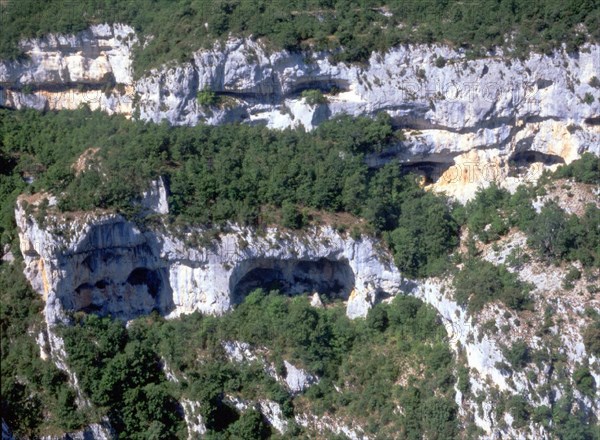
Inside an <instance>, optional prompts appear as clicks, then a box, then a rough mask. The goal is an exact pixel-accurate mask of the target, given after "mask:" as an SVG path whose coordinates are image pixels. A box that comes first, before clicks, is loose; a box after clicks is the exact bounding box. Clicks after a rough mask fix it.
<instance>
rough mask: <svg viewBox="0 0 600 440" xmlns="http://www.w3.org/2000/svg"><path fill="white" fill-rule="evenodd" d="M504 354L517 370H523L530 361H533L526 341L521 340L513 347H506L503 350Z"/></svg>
mask: <svg viewBox="0 0 600 440" xmlns="http://www.w3.org/2000/svg"><path fill="white" fill-rule="evenodd" d="M502 354H503V355H504V357H505V358H506V360H507V361H508V362H509V364H510V365H511V366H512V368H513V369H514V370H516V371H520V370H522V369H523V368H524V367H525V366H526V365H527V364H528V363H529V362H531V352H530V349H529V346H528V345H527V343H525V341H523V340H519V341H517V342H515V343H514V344H513V345H512V346H511V347H506V348H505V349H504V350H502Z"/></svg>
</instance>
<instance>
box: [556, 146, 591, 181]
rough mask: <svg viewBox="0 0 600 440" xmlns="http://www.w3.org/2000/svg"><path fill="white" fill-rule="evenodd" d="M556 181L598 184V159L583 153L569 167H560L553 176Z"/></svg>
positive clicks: (588, 153)
mask: <svg viewBox="0 0 600 440" xmlns="http://www.w3.org/2000/svg"><path fill="white" fill-rule="evenodd" d="M553 177H554V178H557V179H574V180H575V181H576V182H582V183H591V184H598V183H600V157H598V156H596V155H595V154H593V153H590V152H585V153H583V154H582V155H581V157H580V158H579V159H577V160H574V161H573V162H571V163H570V164H569V165H562V166H561V167H559V168H558V169H557V170H556V171H555V172H554V175H553Z"/></svg>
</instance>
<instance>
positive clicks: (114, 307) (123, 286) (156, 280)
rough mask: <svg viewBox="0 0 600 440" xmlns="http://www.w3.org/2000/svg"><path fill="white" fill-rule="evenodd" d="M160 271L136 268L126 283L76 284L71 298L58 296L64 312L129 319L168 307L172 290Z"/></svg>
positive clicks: (100, 281)
mask: <svg viewBox="0 0 600 440" xmlns="http://www.w3.org/2000/svg"><path fill="white" fill-rule="evenodd" d="M166 280H167V278H166V273H163V270H162V269H149V268H146V267H138V268H135V269H133V270H132V271H131V272H130V273H129V276H128V277H127V279H126V280H124V281H122V282H119V281H116V280H109V279H104V278H103V279H98V280H95V281H94V280H92V281H89V282H85V283H82V284H80V285H79V286H77V287H76V288H75V291H74V292H73V294H72V295H64V296H63V297H62V302H63V306H64V308H65V309H67V310H72V311H81V312H86V313H95V314H98V315H101V316H106V315H111V316H114V317H116V318H123V319H132V318H135V317H137V316H142V315H146V314H149V313H151V312H152V311H154V310H156V311H158V312H159V313H167V312H168V311H169V310H170V309H171V308H172V306H173V305H172V291H171V288H170V286H169V283H168V281H166Z"/></svg>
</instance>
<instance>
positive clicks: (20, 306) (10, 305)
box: [0, 260, 86, 438]
mask: <svg viewBox="0 0 600 440" xmlns="http://www.w3.org/2000/svg"><path fill="white" fill-rule="evenodd" d="M21 270H22V266H21V261H19V260H17V261H16V262H15V263H14V264H12V265H11V264H7V263H4V262H2V263H0V334H1V335H2V337H1V338H0V341H1V345H2V347H1V348H2V352H1V353H2V354H1V358H0V385H1V396H2V401H1V407H2V419H3V420H4V421H5V422H6V423H8V425H9V426H10V427H11V428H12V430H13V432H14V433H15V434H16V435H18V436H22V438H25V437H35V436H36V435H37V434H39V432H40V431H41V430H44V429H46V428H47V427H53V428H56V427H58V428H59V429H63V430H73V429H76V428H79V427H80V426H81V425H82V424H83V423H84V422H85V421H86V419H85V417H84V415H83V414H81V413H80V412H79V411H77V409H76V407H75V402H74V397H75V396H74V393H73V391H72V390H71V389H70V388H69V387H68V381H67V377H66V375H65V374H64V373H63V372H62V371H59V370H58V369H57V368H56V367H55V366H54V364H53V363H52V362H51V361H49V360H42V359H40V349H39V347H38V346H37V344H36V342H35V340H34V338H32V337H31V336H30V332H31V333H32V334H34V335H36V336H37V332H39V331H41V330H42V328H43V323H42V316H41V309H42V301H41V298H40V297H39V295H38V294H37V293H35V292H34V291H33V290H32V289H31V287H30V286H29V285H28V284H27V281H26V280H25V277H24V276H23V273H22V272H21Z"/></svg>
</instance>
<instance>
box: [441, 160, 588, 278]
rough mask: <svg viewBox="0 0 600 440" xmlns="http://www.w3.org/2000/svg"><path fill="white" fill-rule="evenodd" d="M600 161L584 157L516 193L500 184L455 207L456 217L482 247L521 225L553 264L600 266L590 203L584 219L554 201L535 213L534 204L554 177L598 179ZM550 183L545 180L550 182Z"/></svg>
mask: <svg viewBox="0 0 600 440" xmlns="http://www.w3.org/2000/svg"><path fill="white" fill-rule="evenodd" d="M597 162H598V158H597V157H595V156H592V155H591V154H585V155H583V156H582V157H581V158H580V159H578V160H576V161H574V162H573V163H571V164H570V165H568V166H565V167H562V168H560V169H558V170H557V171H556V173H555V174H554V175H553V176H548V177H546V178H545V179H544V181H543V182H542V183H541V184H540V185H539V186H538V188H534V187H525V186H521V187H519V188H518V189H517V191H516V192H515V193H514V194H512V195H511V194H510V193H509V192H508V191H507V190H504V189H500V188H498V187H497V186H496V185H491V186H489V187H488V188H485V189H481V190H479V191H478V192H477V194H476V196H475V198H474V199H473V200H471V201H469V202H468V203H467V204H466V205H465V206H464V207H463V206H457V207H456V208H455V210H454V212H453V215H454V218H455V219H456V220H457V221H458V222H459V223H460V224H462V225H466V226H467V227H468V228H469V232H470V233H471V234H473V235H474V236H475V237H477V238H478V239H479V240H481V241H483V242H484V243H488V242H491V241H495V240H497V239H499V238H500V237H501V236H503V235H505V234H506V233H508V231H509V230H510V229H511V228H513V227H517V228H519V229H521V230H522V231H524V232H525V233H526V234H527V237H528V239H527V243H528V245H529V246H530V247H531V248H533V249H534V250H535V251H536V252H537V254H538V255H539V256H540V257H541V258H543V259H545V260H547V261H551V262H559V261H575V260H579V261H580V262H581V263H582V264H583V265H584V266H589V267H598V266H599V265H600V259H599V257H600V256H599V255H598V251H597V250H598V248H599V247H600V231H598V228H597V227H596V225H598V223H599V222H600V209H598V207H597V206H596V205H594V204H588V205H587V206H586V209H585V212H584V214H583V215H582V216H577V215H575V214H568V213H566V212H565V210H564V209H562V208H561V207H560V206H558V204H557V203H556V202H554V201H549V202H547V203H546V204H545V205H544V206H543V207H542V208H541V210H540V212H539V213H537V212H536V211H535V210H534V208H533V206H532V201H533V200H534V199H535V198H536V195H537V192H539V190H543V186H544V184H545V183H548V182H549V180H548V179H550V178H553V179H557V178H563V177H565V176H570V177H571V178H573V179H574V180H576V181H580V182H584V183H594V182H597V181H598V174H597V173H595V172H594V169H596V168H597ZM546 181H547V182H546Z"/></svg>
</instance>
